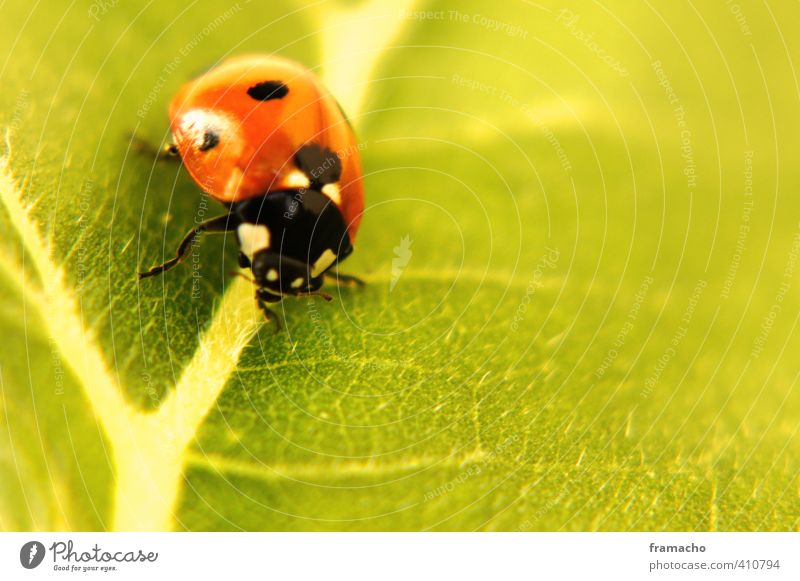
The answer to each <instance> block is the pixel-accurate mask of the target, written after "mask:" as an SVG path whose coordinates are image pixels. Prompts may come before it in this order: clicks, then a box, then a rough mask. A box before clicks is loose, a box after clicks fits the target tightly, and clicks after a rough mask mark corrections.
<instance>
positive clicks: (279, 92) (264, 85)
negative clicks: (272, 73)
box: [247, 81, 289, 101]
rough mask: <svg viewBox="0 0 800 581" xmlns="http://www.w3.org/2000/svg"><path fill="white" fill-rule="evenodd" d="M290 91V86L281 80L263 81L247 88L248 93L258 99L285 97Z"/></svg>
mask: <svg viewBox="0 0 800 581" xmlns="http://www.w3.org/2000/svg"><path fill="white" fill-rule="evenodd" d="M288 92H289V87H287V86H286V85H284V84H283V83H281V82H280V81H262V82H260V83H258V84H256V85H253V86H252V87H250V88H249V89H247V94H248V95H250V96H251V97H252V98H253V99H255V100H256V101H269V100H270V99H283V98H284V97H285V96H286V94H287V93H288Z"/></svg>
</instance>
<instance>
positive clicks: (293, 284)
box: [292, 277, 303, 288]
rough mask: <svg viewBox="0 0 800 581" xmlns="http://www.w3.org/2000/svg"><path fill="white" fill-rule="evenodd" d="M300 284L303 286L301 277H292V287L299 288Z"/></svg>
mask: <svg viewBox="0 0 800 581" xmlns="http://www.w3.org/2000/svg"><path fill="white" fill-rule="evenodd" d="M301 286H303V278H302V277H297V278H296V279H294V280H293V281H292V288H300V287H301Z"/></svg>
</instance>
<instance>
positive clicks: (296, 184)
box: [286, 169, 311, 188]
mask: <svg viewBox="0 0 800 581" xmlns="http://www.w3.org/2000/svg"><path fill="white" fill-rule="evenodd" d="M310 185H311V180H309V179H308V176H307V175H306V174H304V173H303V172H301V171H300V170H299V169H295V170H292V171H290V172H289V173H288V174H286V187H287V188H308V187H309V186H310Z"/></svg>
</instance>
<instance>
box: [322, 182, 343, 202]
mask: <svg viewBox="0 0 800 581" xmlns="http://www.w3.org/2000/svg"><path fill="white" fill-rule="evenodd" d="M322 193H323V194H325V195H326V196H328V197H329V198H330V199H331V201H332V202H333V203H334V204H336V205H337V206H338V205H339V204H341V203H342V193H341V191H339V184H337V183H333V184H325V185H324V186H322Z"/></svg>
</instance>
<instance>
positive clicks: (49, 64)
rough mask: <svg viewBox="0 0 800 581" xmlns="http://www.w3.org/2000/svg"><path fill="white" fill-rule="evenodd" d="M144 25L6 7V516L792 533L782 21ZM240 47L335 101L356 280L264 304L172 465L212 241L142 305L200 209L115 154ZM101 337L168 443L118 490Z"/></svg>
mask: <svg viewBox="0 0 800 581" xmlns="http://www.w3.org/2000/svg"><path fill="white" fill-rule="evenodd" d="M173 4H174V5H171V3H165V2H161V3H156V2H149V3H141V4H132V3H127V2H116V1H115V0H107V1H101V0H96V1H95V2H87V1H78V2H62V1H56V2H51V3H48V4H47V5H45V4H44V3H22V2H13V3H4V4H3V5H2V8H0V30H2V34H0V47H2V48H0V59H1V60H2V68H0V79H2V84H3V91H2V92H0V110H1V113H0V125H1V126H2V127H3V128H4V129H5V131H4V135H5V142H4V145H3V155H4V156H5V160H6V163H5V165H4V172H3V175H2V176H0V178H2V179H0V186H2V199H3V202H4V204H3V205H2V207H0V222H1V224H2V228H0V232H2V233H1V234H0V240H1V241H2V249H0V253H1V254H2V261H0V267H2V268H0V287H2V296H3V297H4V298H3V300H2V301H0V327H1V328H2V334H3V336H4V337H6V340H8V341H9V342H8V343H5V344H4V346H3V349H0V379H1V380H2V408H3V409H2V413H0V423H1V424H2V427H1V428H0V528H2V529H4V530H32V529H35V530H40V529H57V530H62V529H76V530H83V529H111V528H114V527H117V528H173V529H177V530H184V529H189V530H242V529H244V530H342V529H344V530H374V529H379V530H387V529H388V530H798V527H799V525H800V498H798V495H799V494H800V481H798V470H800V446H799V444H800V440H799V439H798V434H797V432H798V426H800V393H799V392H798V389H797V379H798V372H799V371H800V364H798V361H797V356H796V353H797V350H798V347H800V344H799V342H798V333H797V328H796V327H797V323H798V316H800V308H799V307H800V303H799V302H798V300H797V297H798V281H797V278H798V277H797V268H798V265H797V259H798V253H800V217H799V216H798V209H800V202H798V200H797V192H798V185H800V164H798V155H799V154H800V150H799V149H798V145H799V144H800V116H799V115H798V111H800V82H798V73H797V69H796V62H797V61H798V60H800V34H798V32H800V31H798V25H799V23H800V18H798V16H800V14H798V9H799V7H798V4H797V3H796V2H769V3H767V2H755V1H753V2H749V1H730V2H717V3H713V5H712V4H711V3H701V4H697V3H691V2H684V1H677V2H672V3H667V4H664V3H661V4H660V5H652V4H650V3H647V2H644V3H629V2H621V1H619V2H617V1H613V2H595V3H588V2H582V3H579V2H565V3H550V2H547V3H533V2H527V1H521V0H514V1H511V2H503V3H487V2H449V3H448V2H438V1H434V2H416V3H411V2H409V3H406V4H402V3H400V4H397V3H392V2H388V1H387V2H384V3H381V2H375V1H373V2H358V1H348V2H343V1H342V2H334V1H323V2H316V3H312V4H304V3H299V2H292V1H289V0H279V1H276V2H269V3H260V2H248V1H245V0H240V1H239V2H229V0H225V1H223V2H219V1H215V2H211V1H206V0H201V1H197V2H192V3H188V4H186V5H183V4H180V3H173ZM242 52H267V53H277V54H281V55H284V56H287V57H290V58H294V59H297V60H299V61H300V62H302V63H304V64H305V65H306V66H308V67H310V68H312V69H314V70H315V71H317V72H318V73H319V74H320V75H322V76H323V77H324V78H325V80H326V81H327V82H328V83H329V85H330V86H331V88H332V89H333V91H334V92H335V93H336V94H337V96H339V97H340V98H341V99H342V103H343V106H344V108H345V109H346V110H347V111H348V113H349V115H350V117H351V119H352V121H353V124H354V126H355V127H356V130H357V133H358V137H359V142H360V144H361V146H362V152H361V153H362V161H363V165H364V173H365V178H364V179H365V187H366V191H367V210H366V212H365V215H364V219H363V222H362V229H361V232H360V234H359V239H358V243H357V246H356V251H355V253H354V255H353V256H352V258H350V259H348V261H347V263H346V269H344V268H343V269H344V270H346V271H347V272H352V273H354V274H358V275H361V276H363V277H364V278H365V279H366V280H367V281H368V283H369V284H368V286H367V287H366V288H364V289H361V290H351V289H342V290H341V291H338V290H335V289H334V294H335V295H336V300H335V301H334V302H333V303H330V304H323V303H319V302H307V301H305V300H302V301H287V302H285V303H284V304H283V305H282V307H281V309H280V312H281V316H282V318H283V320H284V322H285V323H284V327H285V328H284V331H283V332H282V333H280V334H275V333H274V332H273V329H272V328H271V327H269V326H265V327H262V328H261V329H260V330H259V331H258V333H257V335H256V336H255V337H254V338H253V339H252V340H251V341H250V342H249V346H248V347H247V348H246V349H245V350H244V351H243V352H242V353H241V357H240V360H239V365H238V368H237V369H236V371H235V372H234V373H232V374H231V375H230V377H229V378H228V380H227V384H226V385H225V387H224V389H223V390H222V392H221V395H220V397H219V399H218V400H217V401H216V403H215V404H214V405H213V406H212V407H211V410H210V412H209V413H208V415H207V417H205V419H204V420H203V421H202V422H201V423H200V425H199V428H198V431H197V433H196V438H192V440H191V441H190V442H189V444H188V445H187V446H186V447H185V449H184V448H183V447H182V446H181V447H180V449H179V450H177V452H176V450H175V449H174V448H175V446H173V445H172V444H171V440H170V434H171V432H170V430H171V429H172V428H171V426H169V425H158V423H159V420H158V418H159V417H160V416H158V415H157V414H158V410H159V408H160V407H161V406H162V405H163V404H164V402H165V401H169V398H170V397H171V396H173V395H174V394H173V392H174V389H175V384H176V382H177V381H178V380H179V378H180V376H181V370H182V369H183V368H184V367H185V366H186V365H187V363H188V362H189V361H190V360H191V359H192V357H193V355H194V354H195V353H196V352H198V345H199V343H200V342H201V341H202V339H200V338H199V337H200V336H201V335H200V333H201V332H202V331H203V329H206V328H207V327H208V325H209V323H210V321H212V320H213V318H214V316H215V310H216V308H217V307H218V306H219V305H220V303H221V300H222V296H223V293H224V290H225V289H226V288H227V286H228V285H230V282H231V279H230V277H229V276H228V275H227V273H228V272H229V271H230V270H232V269H233V268H234V265H235V249H234V248H233V246H234V242H233V240H227V241H226V243H225V244H223V243H222V240H221V239H208V240H205V241H204V242H203V244H202V246H201V249H200V252H201V254H200V264H201V266H200V270H199V271H198V274H197V276H193V271H192V269H191V268H188V267H186V268H181V269H177V270H175V271H173V272H171V273H169V274H168V275H167V276H165V277H162V278H161V279H160V280H158V281H155V282H154V283H153V284H150V285H144V284H143V285H141V286H140V285H138V284H137V281H136V279H135V276H134V273H135V272H136V271H137V269H139V268H141V267H144V266H149V265H151V264H153V263H154V262H155V261H157V260H159V259H160V258H161V257H162V255H164V254H165V253H166V254H169V253H170V252H171V251H172V249H173V248H174V247H175V245H176V244H177V242H178V241H179V240H180V238H181V237H182V235H183V233H184V232H185V231H186V230H187V229H188V228H189V227H191V225H192V224H193V220H194V217H195V216H196V215H197V214H198V212H200V211H201V209H202V208H203V207H204V206H203V205H204V204H209V202H208V201H207V200H204V199H203V198H202V197H201V196H200V192H199V190H198V189H197V187H196V186H195V184H193V183H192V182H191V180H190V179H189V178H188V176H187V175H186V174H185V173H183V172H182V171H181V170H180V169H179V168H178V167H177V166H172V165H165V164H160V163H159V164H154V163H153V161H152V159H148V158H146V157H144V156H141V155H136V154H135V153H134V152H132V151H131V149H130V139H129V135H130V132H131V131H134V132H136V133H137V134H138V135H141V136H143V137H145V138H147V139H149V140H150V141H152V142H154V143H160V142H162V141H163V140H164V139H166V138H167V137H168V135H167V132H168V120H167V117H166V106H167V103H168V102H169V99H170V96H171V95H172V94H173V93H174V91H175V90H176V89H177V88H178V87H179V86H180V85H181V84H182V83H183V82H185V81H186V80H187V79H189V78H191V77H192V76H194V75H196V74H197V73H198V72H200V71H203V70H205V69H206V68H208V67H209V66H211V65H213V64H214V63H216V62H218V61H220V60H221V59H223V58H225V57H226V56H229V55H232V54H239V53H242ZM212 205H213V204H212ZM217 209H221V208H217ZM217 209H211V210H209V212H210V214H213V213H216V212H217ZM22 212H26V213H24V214H23V213H22ZM210 214H209V215H210ZM23 217H24V219H23ZM28 226H31V227H30V228H29V227H28ZM404 239H405V240H406V242H403V240H404ZM42 264H45V265H48V264H49V265H50V267H52V269H57V268H63V273H64V279H63V281H61V282H58V284H56V282H57V281H55V278H57V277H54V276H53V273H54V272H56V271H54V270H52V269H50V270H48V268H43V267H42ZM54 289H55V291H56V292H53V291H54ZM53 295H57V297H60V298H54V296H53ZM65 305H66V306H67V307H69V306H70V305H71V306H72V307H74V312H75V313H76V314H77V318H76V319H75V318H73V319H69V318H66V317H65V315H64V313H65V308H66V307H65ZM70 308H71V307H70ZM67 310H69V309H67ZM75 320H78V321H80V323H81V329H82V330H83V331H88V334H85V335H83V336H84V337H89V339H87V340H86V341H85V342H82V341H78V342H77V343H76V342H70V341H67V340H65V338H68V337H69V329H65V328H66V327H70V326H74V325H73V324H72V323H74V321H75ZM65 321H67V322H66V323H65ZM236 332H237V329H236V328H231V330H230V333H232V334H235V333H236ZM98 350H99V357H100V359H101V360H102V361H104V362H105V365H106V366H107V369H108V373H109V376H110V377H112V378H113V380H114V381H115V382H116V386H117V387H116V389H118V390H119V391H121V393H122V394H123V395H124V402H125V403H124V407H125V409H126V410H128V411H129V412H130V413H131V414H134V415H135V416H136V417H142V418H156V419H155V420H153V421H151V424H148V425H150V426H151V428H153V430H155V431H154V432H152V433H155V434H157V435H158V438H155V439H157V440H158V441H159V442H162V443H163V446H164V449H165V450H168V451H170V452H171V453H174V454H176V456H175V458H173V457H172V456H170V455H169V454H165V457H167V458H168V459H169V461H168V462H167V461H163V460H160V459H159V456H160V454H152V451H153V447H152V446H151V447H149V448H147V449H144V448H143V450H144V451H143V452H142V453H141V454H140V455H139V456H140V457H138V459H137V460H136V462H138V464H135V463H134V464H132V465H135V466H143V467H144V469H143V470H142V471H141V472H140V471H138V470H134V469H129V470H127V471H125V470H121V469H120V465H119V464H120V462H123V463H125V462H127V461H128V459H127V458H126V457H125V456H126V454H129V453H130V454H136V450H137V446H136V442H138V441H139V440H137V438H136V437H131V436H130V434H134V436H135V435H136V434H138V433H139V432H137V431H136V429H137V428H131V427H129V426H128V425H127V424H119V423H116V424H114V425H112V426H111V427H109V425H108V422H107V423H105V424H104V423H103V420H104V418H101V417H98V414H99V412H98V405H97V395H96V394H97V390H96V389H95V386H94V383H93V377H92V376H91V375H90V374H87V373H81V372H80V370H81V369H84V368H82V367H81V365H83V362H82V361H80V359H82V357H81V356H78V357H76V353H79V354H80V353H83V354H84V355H86V354H87V353H88V354H89V355H86V357H87V358H91V355H92V354H93V355H94V356H97V355H98V353H97V351H98ZM198 391H201V390H200V388H199V387H198ZM184 395H185V396H186V397H191V391H189V392H187V393H186V394H184ZM198 419H199V418H198ZM153 426H154V427H153ZM159 430H160V431H159ZM126 437H127V438H128V440H126V441H127V442H128V443H130V442H133V444H132V445H131V446H128V447H127V448H125V450H126V452H124V453H122V452H120V450H121V448H120V447H119V446H117V444H116V441H117V440H118V439H120V438H122V440H125V438H126ZM120 441H121V440H120ZM159 445H161V444H159ZM170 446H172V448H170ZM120 458H122V459H121V460H120ZM158 462H161V464H162V465H163V466H162V468H163V469H165V470H166V469H167V468H170V467H172V469H174V470H175V475H176V480H175V482H174V483H172V484H170V485H169V488H170V490H165V491H164V499H166V500H164V499H161V500H160V502H161V504H162V505H163V506H161V508H160V509H159V510H160V511H161V514H160V515H156V516H157V518H155V519H154V520H152V521H142V522H140V523H138V524H135V525H131V524H129V523H126V522H125V521H124V519H123V520H120V517H119V514H118V513H119V511H120V510H121V509H120V503H126V505H125V510H126V512H128V513H131V512H133V513H136V512H142V513H146V512H148V511H153V510H155V509H153V507H152V506H151V503H150V502H148V500H147V498H143V499H142V498H140V499H138V500H136V501H135V500H133V499H132V498H128V497H123V498H121V497H120V496H118V494H119V490H120V489H121V488H122V487H123V485H124V486H128V487H130V486H134V487H135V486H136V485H137V483H138V482H139V480H137V479H141V482H144V481H146V480H148V479H150V477H151V474H149V472H148V469H147V467H148V466H150V465H151V464H152V465H156V464H158ZM173 484H174V486H173ZM158 486H159V485H158V484H156V485H155V486H154V487H155V488H156V489H157V488H158ZM145 488H146V487H145ZM172 488H174V490H172ZM137 502H140V503H141V505H137V504H136V503H137ZM152 504H155V505H157V504H159V503H158V502H156V501H155V500H154V501H153V503H152ZM153 523H155V524H153Z"/></svg>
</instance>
